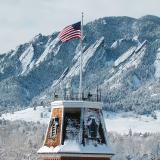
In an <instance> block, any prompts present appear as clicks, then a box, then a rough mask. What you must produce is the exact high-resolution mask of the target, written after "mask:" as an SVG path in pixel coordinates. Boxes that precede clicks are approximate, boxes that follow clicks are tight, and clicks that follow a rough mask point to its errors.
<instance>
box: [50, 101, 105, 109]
mask: <svg viewBox="0 0 160 160" xmlns="http://www.w3.org/2000/svg"><path fill="white" fill-rule="evenodd" d="M102 106H103V103H102V102H91V101H79V100H59V101H54V102H51V107H53V108H97V109H102Z"/></svg>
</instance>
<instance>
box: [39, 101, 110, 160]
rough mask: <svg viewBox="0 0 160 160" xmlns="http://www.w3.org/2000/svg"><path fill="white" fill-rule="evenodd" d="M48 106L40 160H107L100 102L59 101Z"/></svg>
mask: <svg viewBox="0 0 160 160" xmlns="http://www.w3.org/2000/svg"><path fill="white" fill-rule="evenodd" d="M51 106H52V111H51V117H50V122H49V124H48V128H47V131H46V136H45V140H44V143H43V146H42V147H41V148H40V149H39V151H38V154H39V157H40V160H82V159H83V160H111V157H112V156H113V153H112V151H111V149H110V148H109V147H108V145H107V138H106V134H107V132H106V128H105V124H104V119H103V114H102V103H101V102H97V101H77V100H60V101H54V102H52V103H51Z"/></svg>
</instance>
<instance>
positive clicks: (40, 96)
mask: <svg viewBox="0 0 160 160" xmlns="http://www.w3.org/2000/svg"><path fill="white" fill-rule="evenodd" d="M57 35H58V33H57V32H55V33H53V34H52V35H48V36H44V35H42V34H38V35H37V36H35V37H34V38H33V39H32V40H31V41H30V42H28V43H25V44H22V45H19V46H18V47H17V48H16V49H15V50H11V51H9V52H8V53H6V54H2V55H0V110H1V111H2V110H5V109H6V108H10V107H24V106H28V105H35V104H39V103H43V102H48V101H50V100H52V99H53V94H54V92H55V91H57V90H58V91H59V90H60V89H61V88H62V86H63V87H67V88H70V87H71V88H72V92H77V90H78V89H77V88H78V83H79V59H80V58H79V57H80V45H79V40H78V39H74V40H72V41H68V42H66V43H61V42H60V41H59V39H58V38H57ZM84 35H85V37H84V42H83V46H84V47H83V85H84V89H85V91H86V92H89V91H92V92H94V91H95V88H96V86H97V85H98V86H99V88H101V91H102V97H103V101H104V102H105V107H106V108H107V109H108V110H112V111H117V110H125V111H130V110H134V111H136V112H138V113H150V112H152V111H154V110H156V109H160V106H159V99H160V89H159V86H160V82H159V79H160V69H159V68H160V67H159V66H160V61H159V59H160V17H156V16H152V15H147V16H144V17H141V18H139V19H135V18H130V17H104V18H100V19H97V20H95V21H93V22H90V23H87V24H86V25H85V26H84Z"/></svg>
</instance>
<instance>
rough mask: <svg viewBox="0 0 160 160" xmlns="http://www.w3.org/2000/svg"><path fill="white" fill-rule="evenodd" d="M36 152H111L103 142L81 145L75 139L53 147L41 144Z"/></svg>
mask: <svg viewBox="0 0 160 160" xmlns="http://www.w3.org/2000/svg"><path fill="white" fill-rule="evenodd" d="M38 153H40V154H41V153H88V154H91V153H98V154H113V151H112V150H111V149H110V147H109V146H107V145H105V144H102V145H100V144H97V146H94V145H93V144H89V145H85V146H83V145H81V144H79V143H78V142H77V141H65V142H64V145H59V146H56V147H55V148H54V147H47V146H43V147H41V148H40V149H39V150H38Z"/></svg>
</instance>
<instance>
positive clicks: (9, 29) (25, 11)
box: [0, 0, 160, 53]
mask: <svg viewBox="0 0 160 160" xmlns="http://www.w3.org/2000/svg"><path fill="white" fill-rule="evenodd" d="M159 6H160V1H159V0H0V53H2V52H6V51H8V50H10V49H13V48H15V47H16V46H17V45H19V44H21V43H23V42H25V41H28V40H30V39H31V38H32V37H33V36H35V35H36V34H38V33H42V34H51V33H52V32H54V31H57V30H60V29H61V28H63V27H64V26H66V25H68V24H71V23H74V22H76V21H79V20H80V19H81V12H82V11H83V12H84V14H85V17H84V22H85V23H87V22H88V21H91V20H94V19H97V18H99V17H104V16H124V15H125V16H131V17H136V18H138V17H141V16H143V15H146V14H154V15H159Z"/></svg>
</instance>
